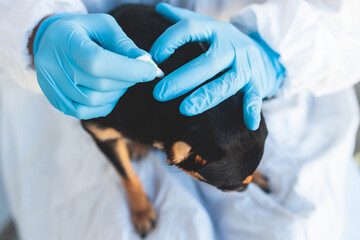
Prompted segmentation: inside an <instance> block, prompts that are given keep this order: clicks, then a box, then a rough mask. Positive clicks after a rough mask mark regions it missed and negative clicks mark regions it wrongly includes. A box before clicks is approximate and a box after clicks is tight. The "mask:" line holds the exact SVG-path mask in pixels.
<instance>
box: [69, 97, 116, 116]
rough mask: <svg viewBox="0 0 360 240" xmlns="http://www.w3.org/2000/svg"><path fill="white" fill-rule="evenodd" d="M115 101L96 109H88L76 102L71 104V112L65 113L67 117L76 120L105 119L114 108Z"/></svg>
mask: <svg viewBox="0 0 360 240" xmlns="http://www.w3.org/2000/svg"><path fill="white" fill-rule="evenodd" d="M116 103H117V101H115V102H112V103H109V104H106V105H103V106H97V107H89V106H86V105H82V104H79V103H76V102H73V108H74V110H73V112H69V113H67V112H65V114H67V115H71V116H74V117H76V118H78V119H83V120H87V119H91V118H98V117H105V116H106V115H108V114H109V113H110V112H111V111H112V110H113V109H114V107H115V106H116Z"/></svg>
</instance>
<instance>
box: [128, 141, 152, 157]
mask: <svg viewBox="0 0 360 240" xmlns="http://www.w3.org/2000/svg"><path fill="white" fill-rule="evenodd" d="M127 147H128V150H129V154H130V158H131V159H140V158H143V157H145V156H146V155H147V154H148V152H149V150H150V148H151V145H147V144H143V143H139V142H135V141H127Z"/></svg>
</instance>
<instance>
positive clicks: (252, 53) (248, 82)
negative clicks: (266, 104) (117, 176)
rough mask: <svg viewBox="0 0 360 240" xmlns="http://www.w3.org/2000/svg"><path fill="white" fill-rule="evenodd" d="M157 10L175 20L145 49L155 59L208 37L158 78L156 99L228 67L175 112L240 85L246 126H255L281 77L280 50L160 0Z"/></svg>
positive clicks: (204, 106)
mask: <svg viewBox="0 0 360 240" xmlns="http://www.w3.org/2000/svg"><path fill="white" fill-rule="evenodd" d="M156 11H157V12H158V13H159V14H161V15H162V16H164V17H165V18H167V19H169V20H170V21H173V22H177V23H176V24H174V25H173V26H171V27H169V28H168V29H167V30H166V31H165V32H164V33H163V34H162V35H161V36H160V37H159V38H158V39H157V40H156V41H155V43H154V45H153V46H152V48H151V50H150V53H151V54H152V56H153V57H154V59H155V61H156V62H157V63H161V62H163V61H164V60H166V59H167V58H168V57H169V56H170V55H171V54H172V53H174V51H175V50H176V49H177V48H178V47H180V46H182V45H184V44H186V43H188V42H196V41H199V42H207V43H208V44H209V45H210V47H209V49H208V51H207V52H206V53H204V54H202V55H201V56H199V57H198V58H196V59H194V60H192V61H191V62H189V63H187V64H185V65H184V66H182V67H181V68H179V69H177V70H175V71H174V72H172V73H171V74H169V75H168V76H166V77H165V78H164V79H163V80H161V81H160V82H159V83H158V84H157V85H156V87H155V89H154V97H155V98H156V99H158V100H159V101H167V100H171V99H173V98H176V97H178V96H180V95H183V94H185V93H187V92H189V91H191V90H192V89H194V88H196V87H197V86H199V85H200V84H202V83H204V82H205V81H207V80H209V79H211V78H212V77H214V76H215V75H216V74H218V73H220V72H221V71H223V70H227V72H226V73H224V74H223V75H222V76H220V77H219V78H217V79H215V80H213V81H211V82H210V83H207V84H205V85H204V86H202V87H201V88H199V89H197V90H196V91H194V92H193V93H192V94H191V95H190V96H188V97H187V98H185V99H184V101H183V102H182V103H181V105H180V112H181V113H182V114H184V115H187V116H192V115H196V114H200V113H202V112H204V111H206V110H208V109H209V108H212V107H214V106H216V105H217V104H219V103H220V102H222V101H224V100H225V99H227V98H228V97H230V96H232V95H234V94H235V93H237V92H238V91H239V90H241V91H243V92H244V101H243V102H244V121H245V124H246V126H247V127H248V128H249V129H250V130H256V129H257V128H258V127H259V124H260V120H261V118H260V111H261V105H262V99H263V98H265V97H267V96H270V95H272V94H274V93H275V92H276V90H277V89H278V88H279V86H280V85H281V83H282V80H283V79H284V72H285V69H284V68H283V67H282V66H281V64H280V63H279V61H278V58H279V55H278V54H276V53H275V52H273V51H272V50H271V49H270V48H269V47H268V46H267V45H266V44H265V43H264V42H263V41H262V40H261V38H260V37H259V36H258V35H257V36H256V34H255V35H254V38H251V37H249V36H247V35H245V34H244V33H242V32H241V31H239V30H238V29H237V28H235V27H234V26H233V25H232V24H230V23H227V22H219V21H215V20H214V19H212V18H210V17H207V16H203V15H200V14H197V13H195V12H192V11H189V10H186V9H182V8H176V7H173V6H171V5H169V4H164V3H161V4H158V5H157V6H156Z"/></svg>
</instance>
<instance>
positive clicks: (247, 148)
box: [82, 5, 267, 236]
mask: <svg viewBox="0 0 360 240" xmlns="http://www.w3.org/2000/svg"><path fill="white" fill-rule="evenodd" d="M110 14H111V15H112V16H113V17H114V18H115V19H116V21H117V22H118V23H119V25H120V26H121V28H122V29H123V30H124V32H125V33H126V34H127V35H128V36H129V37H130V38H131V39H132V40H133V41H134V42H135V44H136V45H137V46H138V47H140V48H142V49H144V50H146V51H149V49H150V47H151V46H152V44H153V43H154V42H155V40H156V39H157V38H158V37H159V36H160V35H161V34H162V33H163V32H164V31H165V30H166V29H167V28H168V27H169V26H171V25H172V24H171V23H170V22H169V21H167V20H166V19H164V18H162V17H161V16H160V15H158V14H157V13H156V12H155V10H154V7H152V6H145V5H122V6H120V7H118V8H116V9H114V10H113V11H111V12H110ZM203 52H204V51H203V48H202V47H201V46H200V44H199V43H188V44H186V45H184V46H183V47H181V48H179V49H178V50H177V51H176V52H175V53H174V54H173V55H172V56H171V57H170V58H169V59H168V60H167V61H165V62H164V63H163V64H161V65H159V67H160V68H161V69H162V70H163V71H164V73H165V75H167V74H169V73H171V72H172V71H174V70H175V69H177V68H179V67H181V66H182V65H184V64H185V63H187V62H189V61H191V60H192V59H194V58H196V57H198V56H199V55H201V54H202V53H203ZM158 81H159V79H155V80H154V81H152V82H148V83H141V84H137V85H135V86H133V87H131V88H129V89H128V91H127V92H126V93H125V94H124V95H123V96H122V97H121V99H120V100H119V102H118V103H117V105H116V107H115V108H114V110H113V111H112V112H111V113H110V114H109V115H108V116H106V117H104V118H97V119H91V120H87V121H82V124H83V126H84V128H85V129H86V130H87V131H88V132H89V133H90V134H91V135H92V136H93V138H94V140H95V141H96V143H97V145H98V146H99V148H100V149H101V150H102V151H103V152H104V154H106V156H107V157H108V159H109V160H110V161H111V162H112V164H113V165H114V166H115V168H116V169H117V171H118V172H119V174H120V176H121V178H122V180H123V183H124V186H125V189H126V190H127V192H128V198H129V204H130V208H131V215H132V220H133V222H134V224H135V227H136V230H137V231H138V232H139V233H140V234H141V235H142V236H145V235H146V234H147V233H148V232H149V231H150V230H151V229H152V228H153V227H154V225H155V221H156V213H155V211H154V209H153V207H152V205H151V203H150V202H149V201H148V199H147V197H146V194H145V193H144V191H143V188H142V186H141V183H140V181H139V179H138V178H137V177H136V175H135V174H134V172H133V170H132V168H131V164H130V156H129V155H132V156H135V155H136V154H138V155H139V146H141V148H142V149H146V148H149V146H150V147H151V146H157V147H159V148H162V149H163V150H164V151H165V152H166V153H167V155H168V163H169V164H175V165H176V166H177V167H179V168H180V169H182V170H183V171H185V172H187V173H188V174H190V175H191V176H193V177H194V178H196V179H198V180H200V181H204V182H206V183H209V184H211V185H213V186H215V187H217V188H219V189H221V190H226V191H239V190H243V189H245V187H246V185H247V184H248V183H249V182H250V181H251V178H252V174H253V173H254V171H255V169H256V168H257V166H258V164H259V162H260V160H261V158H262V155H263V150H264V143H265V139H266V136H267V129H266V125H265V122H264V120H263V118H262V120H261V123H260V127H259V129H258V130H256V131H250V130H248V129H247V128H246V126H245V124H244V120H243V101H242V99H243V94H242V93H241V92H238V93H237V94H236V95H234V96H232V97H230V98H229V99H227V100H226V101H224V102H222V103H221V104H219V105H217V106H216V107H214V108H212V109H210V110H208V111H206V112H204V113H202V114H200V115H198V116H194V117H186V116H183V115H181V114H180V112H179V105H180V103H181V101H182V100H183V99H184V98H185V97H186V96H188V95H189V94H190V93H189V94H187V95H184V96H181V97H179V98H176V99H174V100H172V101H168V102H158V101H156V100H155V99H154V98H153V94H152V92H153V88H154V86H155V85H156V83H157V82H158ZM129 140H130V141H129ZM129 151H130V154H129ZM144 152H146V151H144ZM131 153H132V154H131ZM140 155H141V154H140ZM257 176H260V177H259V179H260V180H259V181H263V180H264V179H262V176H261V175H257ZM263 187H266V186H263Z"/></svg>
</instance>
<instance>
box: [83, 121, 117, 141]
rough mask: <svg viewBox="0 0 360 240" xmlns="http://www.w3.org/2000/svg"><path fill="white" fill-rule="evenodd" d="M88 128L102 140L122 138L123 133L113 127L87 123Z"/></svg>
mask: <svg viewBox="0 0 360 240" xmlns="http://www.w3.org/2000/svg"><path fill="white" fill-rule="evenodd" d="M86 129H88V130H89V131H90V132H92V133H93V134H94V135H95V136H96V138H97V139H99V140H100V141H107V140H115V139H118V138H121V137H122V136H121V134H120V133H119V132H118V131H117V130H115V129H113V128H105V129H101V128H99V127H97V126H96V124H91V123H87V124H86Z"/></svg>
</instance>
